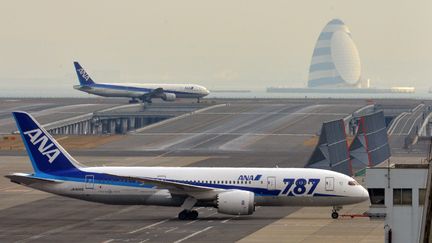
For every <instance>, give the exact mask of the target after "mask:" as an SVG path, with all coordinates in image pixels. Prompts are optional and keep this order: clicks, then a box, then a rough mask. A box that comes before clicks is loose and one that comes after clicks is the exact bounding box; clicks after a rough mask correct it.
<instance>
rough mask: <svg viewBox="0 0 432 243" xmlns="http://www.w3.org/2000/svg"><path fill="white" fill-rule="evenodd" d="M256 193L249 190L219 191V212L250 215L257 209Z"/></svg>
mask: <svg viewBox="0 0 432 243" xmlns="http://www.w3.org/2000/svg"><path fill="white" fill-rule="evenodd" d="M254 199H255V198H254V194H253V193H252V192H248V191H242V190H232V191H227V192H222V193H219V194H218V196H217V209H218V212H219V213H224V214H231V215H248V214H252V213H253V212H254V211H255V205H254Z"/></svg>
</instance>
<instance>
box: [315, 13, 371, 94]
mask: <svg viewBox="0 0 432 243" xmlns="http://www.w3.org/2000/svg"><path fill="white" fill-rule="evenodd" d="M367 86H368V84H363V83H362V78H361V64H360V57H359V53H358V51H357V48H356V46H355V44H354V41H353V40H352V38H351V32H350V30H349V29H348V27H347V26H346V25H345V24H344V22H342V21H341V20H339V19H333V20H331V21H330V22H329V23H328V24H327V25H326V26H325V27H324V29H323V30H322V31H321V33H320V35H319V37H318V40H317V42H316V44H315V48H314V50H313V55H312V60H311V64H310V67H309V80H308V87H309V88H337V87H345V88H367Z"/></svg>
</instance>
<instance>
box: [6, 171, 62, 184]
mask: <svg viewBox="0 0 432 243" xmlns="http://www.w3.org/2000/svg"><path fill="white" fill-rule="evenodd" d="M5 177H6V178H9V179H10V180H11V181H12V182H15V183H18V184H23V185H30V184H34V183H62V182H63V181H61V180H55V179H47V178H40V177H35V176H33V175H30V174H24V173H14V174H10V175H6V176H5Z"/></svg>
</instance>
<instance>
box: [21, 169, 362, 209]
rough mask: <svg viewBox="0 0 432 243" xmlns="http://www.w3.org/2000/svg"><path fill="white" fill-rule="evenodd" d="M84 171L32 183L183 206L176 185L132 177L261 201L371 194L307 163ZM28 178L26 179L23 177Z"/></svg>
mask: <svg viewBox="0 0 432 243" xmlns="http://www.w3.org/2000/svg"><path fill="white" fill-rule="evenodd" d="M81 171H82V173H80V176H75V175H68V174H67V173H66V174H63V175H61V176H49V178H47V179H54V180H58V181H60V182H59V183H51V182H46V183H44V182H40V183H31V184H29V185H27V186H30V187H33V188H35V189H39V190H42V191H46V192H50V193H54V194H58V195H62V196H67V197H72V198H77V199H82V200H87V201H94V202H100V203H105V204H125V205H130V204H138V205H160V206H180V205H181V204H182V203H183V202H184V200H185V196H184V194H182V193H179V194H176V193H175V192H174V193H173V190H167V189H157V188H156V187H155V186H154V185H152V184H150V183H149V184H147V183H142V182H139V181H135V180H133V179H119V178H118V177H112V176H109V175H111V174H115V175H118V176H124V177H125V178H127V177H131V178H133V177H135V178H136V177H148V178H158V179H162V180H166V181H173V182H181V183H184V184H189V185H195V186H203V187H209V188H214V189H215V190H218V189H221V190H242V191H249V192H252V193H253V194H254V197H255V199H254V200H255V205H257V206H337V205H346V204H354V203H358V202H362V201H364V200H367V198H368V193H367V191H366V190H365V189H364V188H363V187H362V186H360V185H358V184H357V183H355V185H353V184H351V185H350V184H349V182H350V181H351V183H353V182H355V181H354V180H353V179H352V178H351V177H349V176H346V175H343V174H340V173H336V172H332V171H328V170H320V169H304V168H182V167H86V168H81ZM24 184H25V183H24ZM197 199H198V202H197V205H200V206H215V202H214V199H215V198H214V199H213V198H211V197H207V196H205V197H204V198H202V199H200V198H199V197H197Z"/></svg>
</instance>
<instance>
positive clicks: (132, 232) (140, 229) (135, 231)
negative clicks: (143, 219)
mask: <svg viewBox="0 0 432 243" xmlns="http://www.w3.org/2000/svg"><path fill="white" fill-rule="evenodd" d="M167 221H169V219H165V220H162V221H159V222H157V223H154V224H151V225H147V226H144V227H142V228H139V229H136V230H132V231H130V232H128V234H134V233H137V232H140V231H142V230H145V229H148V228H151V227H154V226H156V225H160V224H163V223H165V222H167Z"/></svg>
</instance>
